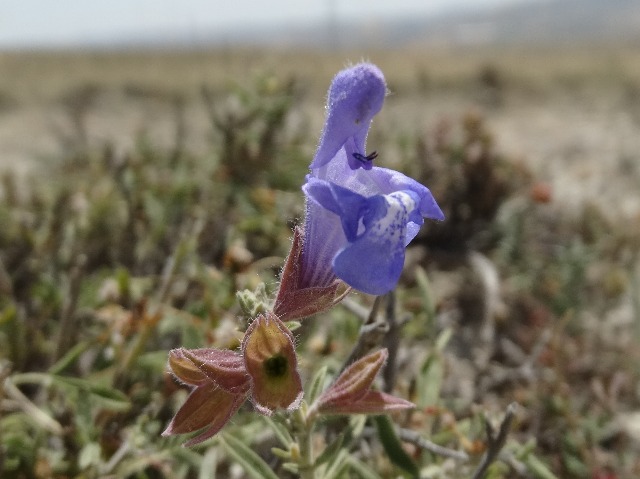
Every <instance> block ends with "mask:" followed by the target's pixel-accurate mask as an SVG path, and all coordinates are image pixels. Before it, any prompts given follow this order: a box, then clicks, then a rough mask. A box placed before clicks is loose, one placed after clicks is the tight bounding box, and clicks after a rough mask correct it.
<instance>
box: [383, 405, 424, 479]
mask: <svg viewBox="0 0 640 479" xmlns="http://www.w3.org/2000/svg"><path fill="white" fill-rule="evenodd" d="M374 421H375V423H376V427H377V428H378V437H379V438H380V442H381V443H382V447H384V450H385V452H386V453H387V456H388V457H389V459H390V460H391V462H392V463H393V464H395V465H396V466H398V467H399V468H401V469H402V470H404V471H406V472H408V473H409V474H411V476H412V477H414V478H418V477H420V471H419V470H418V466H417V465H416V463H415V462H413V460H412V459H411V458H410V457H409V455H408V454H407V453H406V452H405V451H404V449H403V448H402V443H401V442H400V439H398V436H397V435H396V431H395V429H394V427H393V423H392V422H391V419H390V418H389V416H375V417H374Z"/></svg>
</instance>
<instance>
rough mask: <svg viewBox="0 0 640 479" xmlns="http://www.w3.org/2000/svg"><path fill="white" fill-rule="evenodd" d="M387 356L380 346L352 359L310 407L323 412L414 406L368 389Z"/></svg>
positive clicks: (382, 410) (377, 411)
mask: <svg viewBox="0 0 640 479" xmlns="http://www.w3.org/2000/svg"><path fill="white" fill-rule="evenodd" d="M387 356H388V352H387V350H386V349H381V350H379V351H377V352H375V353H371V354H368V355H367V356H364V357H363V358H361V359H359V360H358V361H356V362H354V363H353V364H352V365H351V366H349V367H348V368H346V369H345V370H344V371H343V372H342V374H340V376H339V377H338V379H336V381H335V382H334V383H333V384H332V385H331V386H330V387H329V388H328V389H327V390H326V391H325V392H323V393H322V395H321V396H320V397H319V398H318V400H317V402H316V403H315V405H314V407H315V408H317V410H318V411H319V412H321V413H325V414H387V413H389V412H391V411H398V410H402V409H411V408H413V407H415V406H414V404H413V403H411V402H409V401H406V400H404V399H402V398H399V397H396V396H392V395H390V394H387V393H383V392H379V391H375V390H372V389H371V385H372V384H373V380H374V379H375V377H376V375H377V374H378V372H379V371H380V368H381V367H382V365H383V364H384V363H385V361H386V360H387Z"/></svg>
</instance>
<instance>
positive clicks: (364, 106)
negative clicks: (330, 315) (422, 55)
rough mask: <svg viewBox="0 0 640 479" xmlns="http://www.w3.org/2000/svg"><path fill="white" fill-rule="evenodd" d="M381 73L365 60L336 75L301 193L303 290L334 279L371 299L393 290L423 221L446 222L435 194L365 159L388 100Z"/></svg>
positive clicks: (325, 283) (372, 158)
mask: <svg viewBox="0 0 640 479" xmlns="http://www.w3.org/2000/svg"><path fill="white" fill-rule="evenodd" d="M386 91H387V88H386V83H385V80H384V76H383V75H382V72H381V71H380V70H379V69H378V68H377V67H376V66H374V65H371V64H367V63H362V64H358V65H355V66H353V67H351V68H348V69H346V70H343V71H341V72H340V73H338V74H337V75H336V77H335V78H334V80H333V82H332V84H331V88H330V89H329V94H328V100H327V118H326V122H325V125H324V130H323V132H322V136H321V139H320V144H319V146H318V149H317V151H316V155H315V158H314V159H313V162H312V163H311V166H310V169H311V173H310V174H309V175H307V181H306V183H305V185H304V186H303V191H304V192H305V194H306V197H307V206H306V218H305V225H304V242H303V247H302V268H301V270H302V271H301V275H302V277H301V286H304V287H327V286H329V285H331V284H333V283H334V282H335V281H336V279H340V280H342V281H344V282H345V283H346V284H348V285H349V286H351V287H353V288H355V289H357V290H360V291H363V292H365V293H369V294H375V295H380V294H384V293H387V292H389V291H390V290H392V289H393V288H394V287H395V285H396V283H397V282H398V279H399V278H400V273H401V272H402V267H403V265H404V255H405V248H406V247H407V245H408V244H409V242H411V240H412V239H413V238H414V237H415V236H416V235H417V234H418V231H419V229H420V226H422V224H423V223H424V218H430V219H435V220H443V219H444V215H443V213H442V210H440V207H439V206H438V204H437V203H436V201H435V199H434V198H433V196H432V195H431V192H430V191H429V190H428V189H427V188H426V187H425V186H423V185H421V184H420V183H418V182H417V181H415V180H413V179H411V178H409V177H407V176H405V175H403V174H402V173H399V172H397V171H394V170H390V169H386V168H380V167H375V166H373V161H374V159H375V158H376V157H377V154H376V153H375V152H374V153H371V154H367V153H366V151H365V141H366V137H367V133H368V131H369V127H370V125H371V121H372V119H373V117H374V116H375V114H376V113H378V112H379V111H380V109H381V108H382V103H383V101H384V97H385V95H386Z"/></svg>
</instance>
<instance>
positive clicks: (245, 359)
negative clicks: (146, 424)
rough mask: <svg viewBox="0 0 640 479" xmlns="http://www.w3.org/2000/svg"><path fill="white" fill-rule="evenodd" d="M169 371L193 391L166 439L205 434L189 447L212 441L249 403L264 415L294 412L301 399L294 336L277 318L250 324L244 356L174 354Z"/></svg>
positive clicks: (225, 352) (203, 352)
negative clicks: (187, 434)
mask: <svg viewBox="0 0 640 479" xmlns="http://www.w3.org/2000/svg"><path fill="white" fill-rule="evenodd" d="M169 367H170V368H171V371H172V372H173V374H174V375H175V376H176V378H178V379H179V380H180V381H182V382H184V383H186V384H188V385H190V386H194V388H193V390H192V391H191V393H190V394H189V397H187V400H186V401H185V403H184V404H183V405H182V407H181V408H180V409H179V410H178V412H177V413H176V415H175V416H174V418H173V419H172V420H171V422H170V424H169V426H168V427H167V429H166V430H165V431H164V432H163V433H162V434H163V435H164V436H170V435H175V434H186V433H191V432H195V431H199V430H201V429H203V432H201V433H200V434H199V435H197V436H195V437H194V438H192V439H191V440H189V441H187V442H186V443H185V446H192V445H194V444H198V443H200V442H202V441H204V440H206V439H208V438H210V437H212V436H214V435H215V434H216V433H217V432H218V431H220V429H222V428H223V427H224V425H225V424H226V423H227V422H228V421H229V420H230V419H231V417H232V416H233V415H234V414H235V413H236V412H237V411H238V409H239V408H240V406H242V404H243V403H244V402H245V400H246V399H247V398H248V399H250V400H251V402H252V403H253V405H254V407H255V408H256V410H257V411H258V412H260V413H261V414H264V415H271V414H272V413H273V412H274V411H275V410H276V409H287V410H292V409H296V408H297V407H298V406H299V405H300V401H301V399H302V382H301V380H300V375H299V373H298V362H297V357H296V353H295V347H294V343H293V336H292V334H291V332H290V331H289V330H288V329H287V327H286V326H285V325H284V323H283V322H282V321H280V319H278V317H277V316H275V315H274V314H273V313H266V314H265V315H260V316H258V317H257V318H256V319H255V320H254V321H253V322H252V323H251V325H250V326H249V328H248V329H247V332H246V333H245V337H244V340H243V342H242V347H241V352H235V351H230V350H221V349H206V348H203V349H191V350H190V349H184V348H179V349H174V350H172V351H171V352H170V353H169Z"/></svg>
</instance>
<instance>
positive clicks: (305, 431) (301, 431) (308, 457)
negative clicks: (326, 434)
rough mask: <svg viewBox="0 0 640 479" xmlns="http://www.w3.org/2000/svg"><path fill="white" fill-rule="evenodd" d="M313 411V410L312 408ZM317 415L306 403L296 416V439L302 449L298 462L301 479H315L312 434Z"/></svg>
mask: <svg viewBox="0 0 640 479" xmlns="http://www.w3.org/2000/svg"><path fill="white" fill-rule="evenodd" d="M312 409H313V408H312ZM315 418H316V414H315V412H314V411H313V410H311V411H309V410H308V408H307V404H306V403H304V402H303V403H302V406H301V407H300V409H298V410H297V411H296V412H295V414H294V421H295V422H296V429H297V430H298V432H297V434H296V439H297V441H298V447H299V448H300V460H299V461H298V471H299V472H300V479H315V477H316V470H315V460H314V457H313V443H312V432H313V425H314V423H315Z"/></svg>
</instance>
